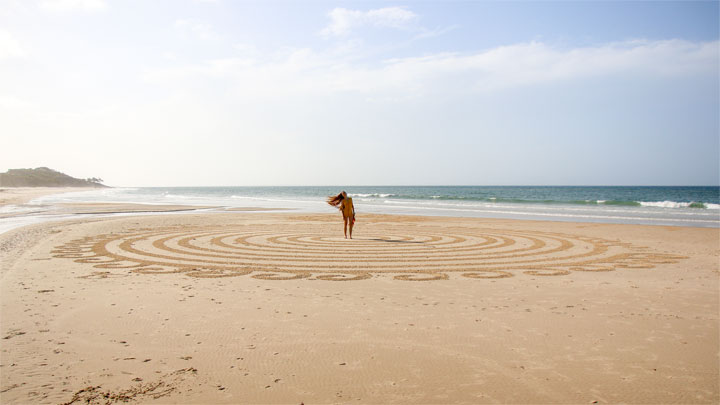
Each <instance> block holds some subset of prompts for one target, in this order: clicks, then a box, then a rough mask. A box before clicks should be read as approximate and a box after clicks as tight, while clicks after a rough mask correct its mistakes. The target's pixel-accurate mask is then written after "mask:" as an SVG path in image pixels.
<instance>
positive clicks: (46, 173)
mask: <svg viewBox="0 0 720 405" xmlns="http://www.w3.org/2000/svg"><path fill="white" fill-rule="evenodd" d="M102 182H103V180H102V179H100V178H97V177H91V178H88V179H76V178H75V177H71V176H68V175H67V174H65V173H60V172H58V171H55V170H52V169H49V168H47V167H38V168H35V169H10V170H8V171H7V172H5V173H0V187H107V186H106V185H104V184H102Z"/></svg>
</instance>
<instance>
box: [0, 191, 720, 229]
mask: <svg viewBox="0 0 720 405" xmlns="http://www.w3.org/2000/svg"><path fill="white" fill-rule="evenodd" d="M470 189H471V190H472V189H473V188H470ZM511 189H514V188H511ZM610 189H611V190H614V189H617V188H610ZM651 189H657V188H651ZM448 190H450V191H443V190H442V188H436V190H431V191H428V190H416V189H415V188H412V187H398V188H397V190H395V189H393V188H389V189H388V188H379V189H378V188H374V187H365V188H358V189H357V190H356V194H355V195H353V194H352V193H351V195H352V196H353V197H354V198H355V204H356V206H357V208H358V209H359V212H360V213H362V214H363V215H364V214H392V215H421V216H436V217H463V218H509V219H519V220H539V221H561V222H588V223H627V224H645V225H660V226H692V227H708V228H720V210H719V209H715V208H690V207H689V205H690V204H689V203H682V202H673V201H661V200H662V199H663V198H665V199H673V198H675V197H676V196H674V195H672V194H671V193H665V194H663V193H662V192H659V191H655V192H648V193H647V195H645V197H647V198H650V199H651V200H652V201H655V200H657V201H659V202H656V203H642V204H646V205H647V206H629V205H614V204H611V205H602V204H580V205H577V204H576V205H572V204H571V205H567V204H563V203H561V202H560V201H555V202H552V201H551V203H543V202H542V201H535V202H533V203H530V202H527V203H524V204H521V203H513V202H498V203H495V202H491V201H486V202H483V201H475V200H473V198H475V197H476V196H478V195H484V194H485V195H486V194H487V193H492V192H494V191H493V189H492V188H482V187H478V188H477V190H474V191H472V192H467V191H463V190H464V189H463V188H457V187H455V188H453V187H450V188H449V189H448ZM325 191H327V192H329V191H330V190H329V189H328V190H325V189H317V188H308V187H286V188H283V187H280V188H267V187H265V188H263V187H249V188H243V187H235V188H233V187H229V188H222V187H206V188H202V187H195V188H193V187H189V188H144V189H139V188H132V189H122V188H117V189H110V190H99V191H96V192H89V193H81V194H76V195H68V196H67V197H64V196H59V197H52V196H51V197H48V198H41V199H40V200H37V201H36V204H34V205H37V203H40V204H43V205H45V206H53V205H59V204H64V203H71V204H85V203H87V202H93V203H107V204H125V203H131V204H149V205H179V206H202V207H210V206H212V207H218V210H220V211H223V210H227V209H237V208H243V209H247V208H253V209H254V210H257V209H258V208H263V209H266V210H283V209H284V210H289V209H292V210H293V211H295V212H307V213H327V212H330V210H329V208H328V206H327V205H326V204H325V203H324V200H323V199H322V198H321V197H318V193H320V194H322V193H323V192H325ZM374 191H382V193H378V192H374ZM517 192H518V193H522V192H528V193H530V194H528V195H532V193H533V192H537V190H535V191H523V190H520V191H517ZM678 192H680V191H678ZM706 192H707V190H705V191H702V193H706ZM418 193H419V194H418ZM423 193H424V194H423ZM432 193H438V195H437V197H439V198H440V197H442V195H446V194H447V195H448V196H449V197H448V198H450V199H449V200H443V199H442V198H440V199H435V198H432V199H423V198H420V199H413V196H419V197H421V195H425V196H426V197H427V195H430V194H432ZM463 193H467V196H468V198H470V199H469V200H466V199H465V195H464V194H463ZM483 193H484V194H483ZM573 193H576V194H578V196H577V197H576V198H582V197H581V195H582V196H584V197H586V198H591V199H592V198H601V197H602V196H601V195H600V194H598V191H597V190H595V191H587V190H585V191H582V190H578V191H574V192H573ZM582 193H588V194H585V195H583V194H582ZM593 193H594V194H593ZM693 193H694V194H693ZM698 193H700V192H699V191H697V190H696V191H694V192H690V194H689V195H688V198H690V197H691V196H693V197H697V198H701V199H702V198H704V199H707V198H706V197H707V196H705V197H702V196H700V195H698ZM453 195H455V197H456V198H454V197H452V196H453ZM642 195H643V193H636V195H635V196H634V198H636V199H637V198H642ZM538 196H540V195H538ZM433 197H435V194H433ZM613 197H616V198H619V197H618V195H617V191H611V192H609V194H607V196H605V197H602V198H613ZM563 198H568V195H562V194H561V195H559V196H558V199H559V200H562V199H563ZM630 199H633V198H630ZM676 199H677V200H678V201H684V200H683V199H682V198H676ZM704 199H703V201H704ZM711 200H712V199H711ZM508 201H510V200H508ZM638 201H644V200H638ZM713 201H714V200H713ZM708 205H709V206H713V207H714V205H715V204H708ZM0 211H2V208H0Z"/></svg>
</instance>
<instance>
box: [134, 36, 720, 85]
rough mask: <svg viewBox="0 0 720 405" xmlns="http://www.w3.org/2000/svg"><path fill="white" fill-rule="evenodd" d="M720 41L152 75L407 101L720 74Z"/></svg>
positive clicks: (303, 56)
mask: <svg viewBox="0 0 720 405" xmlns="http://www.w3.org/2000/svg"><path fill="white" fill-rule="evenodd" d="M719 44H720V42H718V41H712V42H689V41H682V40H669V41H629V42H622V43H612V44H606V45H602V46H594V47H583V48H574V49H560V48H557V47H553V46H550V45H547V44H544V43H540V42H531V43H520V44H514V45H508V46H502V47H498V48H493V49H489V50H485V51H482V52H476V53H469V54H459V53H439V54H434V55H429V56H422V57H409V58H399V59H390V60H386V61H384V62H383V63H381V64H380V65H374V66H373V65H370V66H369V65H363V64H358V63H353V62H354V61H353V60H352V59H346V58H345V57H344V56H342V55H336V54H332V53H328V54H324V53H317V52H314V51H312V50H310V49H299V50H295V51H293V52H290V53H286V54H283V55H281V56H278V55H273V56H271V57H265V58H263V57H261V56H259V55H258V56H257V57H254V58H227V59H215V60H210V61H207V62H205V63H202V64H197V65H190V66H180V67H171V68H165V69H157V70H153V71H149V72H147V74H146V79H148V80H149V81H152V82H155V83H167V82H173V81H174V80H180V81H182V80H185V79H187V78H188V77H196V78H202V77H208V78H214V79H217V78H222V79H224V80H227V81H228V84H234V85H235V86H236V87H237V88H239V89H242V90H243V91H242V94H244V95H246V96H247V97H274V96H276V95H280V96H282V95H287V94H291V93H295V94H302V92H310V93H312V94H318V93H335V92H356V93H358V94H364V95H365V96H366V97H368V98H377V99H407V98H408V97H417V96H422V95H427V94H429V93H449V92H487V91H495V90H498V89H503V88H510V87H520V86H530V85H536V84H546V83H555V82H562V81H568V80H576V79H583V80H585V79H588V80H590V79H593V78H598V77H613V76H615V77H628V78H629V77H661V78H666V77H671V76H683V75H685V76H691V75H696V74H716V73H717V70H718V50H719V49H720V46H719Z"/></svg>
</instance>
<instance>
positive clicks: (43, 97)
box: [0, 0, 720, 187]
mask: <svg viewBox="0 0 720 405" xmlns="http://www.w3.org/2000/svg"><path fill="white" fill-rule="evenodd" d="M718 5H719V2H718V1H703V2H694V1H681V2H671V1H662V2H654V1H635V2H623V1H602V2H601V1H582V2H581V1H578V2H568V1H561V2H550V1H532V2H524V1H502V2H501V1H451V0H450V1H429V0H425V1H402V0H398V1H319V0H318V1H280V0H268V1H249V0H245V1H231V0H214V1H213V0H202V1H201V0H150V1H148V0H118V1H115V0H0V172H4V171H6V170H8V169H12V168H31V167H40V166H46V167H50V168H52V169H55V170H58V171H61V172H64V173H66V174H69V175H71V176H74V177H79V178H87V177H100V178H102V179H104V181H105V184H107V185H111V186H119V187H123V186H127V187H133V186H261V185H348V186H352V185H718V184H720V140H719V139H720V135H719V134H720V80H719V78H720V67H719V66H720V56H719V54H720V42H719V27H718V21H719V20H720V13H719V9H718Z"/></svg>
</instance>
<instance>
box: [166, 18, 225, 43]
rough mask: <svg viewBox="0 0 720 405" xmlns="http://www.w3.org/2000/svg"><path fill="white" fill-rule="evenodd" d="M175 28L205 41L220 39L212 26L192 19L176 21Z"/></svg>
mask: <svg viewBox="0 0 720 405" xmlns="http://www.w3.org/2000/svg"><path fill="white" fill-rule="evenodd" d="M175 27H176V28H177V29H179V30H181V31H183V32H186V33H190V34H192V35H194V36H196V37H197V38H200V39H203V40H216V39H220V35H218V34H217V33H216V32H215V30H214V29H213V27H212V26H211V25H210V24H207V23H204V22H201V21H196V20H192V19H180V20H177V21H175Z"/></svg>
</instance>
